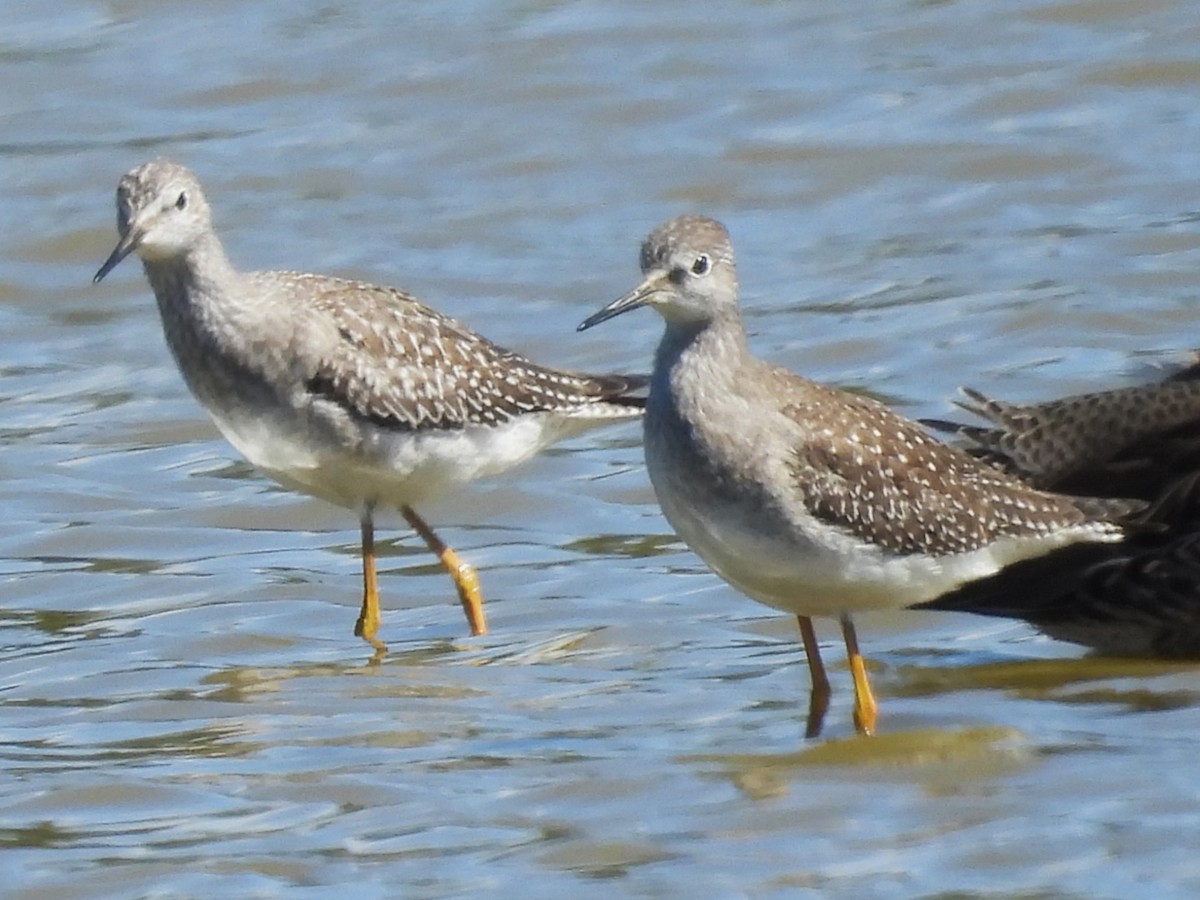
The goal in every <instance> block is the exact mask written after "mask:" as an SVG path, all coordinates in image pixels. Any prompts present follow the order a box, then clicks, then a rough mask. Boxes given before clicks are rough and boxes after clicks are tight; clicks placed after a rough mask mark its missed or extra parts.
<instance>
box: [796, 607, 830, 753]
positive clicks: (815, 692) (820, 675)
mask: <svg viewBox="0 0 1200 900" xmlns="http://www.w3.org/2000/svg"><path fill="white" fill-rule="evenodd" d="M796 621H797V622H799V623H800V640H801V641H803V642H804V655H805V656H806V657H808V674H809V676H810V677H811V679H812V693H810V694H809V695H808V723H807V725H806V726H805V729H804V736H805V737H807V738H815V737H816V736H817V735H819V734H820V733H821V726H822V725H823V724H824V723H825V711H826V710H827V709H829V693H830V691H829V676H827V675H826V674H825V663H823V662H821V648H820V647H819V646H818V645H817V633H816V631H814V630H813V623H812V619H810V618H809V617H808V616H796Z"/></svg>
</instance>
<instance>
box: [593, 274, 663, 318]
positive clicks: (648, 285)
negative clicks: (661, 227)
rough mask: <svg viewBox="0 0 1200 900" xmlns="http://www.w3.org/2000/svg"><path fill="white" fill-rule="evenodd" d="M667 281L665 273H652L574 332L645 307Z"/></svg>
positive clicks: (595, 313)
mask: <svg viewBox="0 0 1200 900" xmlns="http://www.w3.org/2000/svg"><path fill="white" fill-rule="evenodd" d="M666 279H667V273H666V272H654V273H652V274H650V275H647V276H646V278H645V279H644V280H643V281H642V283H641V284H639V285H638V286H637V287H635V288H634V289H633V290H632V291H630V292H629V293H628V294H626V295H625V296H623V297H618V298H617V299H616V300H614V301H613V302H612V303H610V304H608V306H606V307H604V309H601V310H599V311H597V312H594V313H592V314H591V315H590V316H588V317H587V318H586V319H584V320H583V321H582V322H580V323H579V327H578V328H576V329H575V330H576V331H587V330H588V329H589V328H591V327H592V326H593V325H599V324H600V323H601V322H607V321H608V320H609V319H611V318H613V317H614V316H619V315H620V314H621V313H623V312H629V310H631V309H637V308H638V307H639V306H645V305H646V304H647V303H649V302H650V298H651V297H653V296H654V295H655V294H657V293H659V292H660V291H662V290H663V287H664V282H665V281H666Z"/></svg>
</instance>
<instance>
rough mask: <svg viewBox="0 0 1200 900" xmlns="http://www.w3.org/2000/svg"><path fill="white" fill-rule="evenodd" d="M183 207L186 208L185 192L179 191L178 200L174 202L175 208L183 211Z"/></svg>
mask: <svg viewBox="0 0 1200 900" xmlns="http://www.w3.org/2000/svg"><path fill="white" fill-rule="evenodd" d="M185 206H187V191H180V192H179V199H178V200H176V201H175V208H176V209H183V208H184V207H185Z"/></svg>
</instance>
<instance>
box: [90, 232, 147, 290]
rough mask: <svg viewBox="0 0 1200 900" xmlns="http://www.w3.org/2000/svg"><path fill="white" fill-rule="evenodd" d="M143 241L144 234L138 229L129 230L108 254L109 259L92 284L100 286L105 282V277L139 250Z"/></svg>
mask: <svg viewBox="0 0 1200 900" xmlns="http://www.w3.org/2000/svg"><path fill="white" fill-rule="evenodd" d="M141 241H142V233H141V232H140V231H138V230H137V229H136V228H131V229H129V231H128V232H126V233H125V235H124V236H123V237H122V238H121V240H119V241H117V246H116V247H114V248H113V252H112V253H110V254H108V259H106V260H105V261H104V265H102V266H101V267H100V268H99V270H98V271H97V272H96V275H95V277H94V278H92V284H99V283H100V282H101V281H102V280H104V276H105V275H107V274H108V273H109V272H111V271H112V270H113V269H115V268H116V267H117V263H119V262H120V261H121V260H123V259H124V258H125V257H127V256H128V255H129V254H130V253H132V252H133V251H134V250H136V249H137V245H138V244H140V243H141Z"/></svg>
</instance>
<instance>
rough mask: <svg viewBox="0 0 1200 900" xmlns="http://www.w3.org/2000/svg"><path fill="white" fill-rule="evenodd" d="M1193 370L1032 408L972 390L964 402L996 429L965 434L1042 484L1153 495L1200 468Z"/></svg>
mask: <svg viewBox="0 0 1200 900" xmlns="http://www.w3.org/2000/svg"><path fill="white" fill-rule="evenodd" d="M1191 372H1192V370H1191V369H1188V370H1185V372H1184V373H1180V374H1179V375H1177V376H1174V377H1172V378H1170V379H1167V380H1165V381H1162V382H1158V383H1155V384H1147V385H1140V386H1136V387H1129V388H1120V389H1116V390H1111V391H1098V392H1095V393H1090V394H1079V395H1076V396H1071V397H1064V398H1062V399H1060V400H1052V401H1049V402H1046V403H1038V404H1030V405H1026V406H1020V405H1016V404H1011V403H1005V402H1003V401H999V400H993V399H991V398H989V397H986V396H984V395H983V394H980V393H979V392H977V391H971V390H964V393H965V394H966V396H967V398H968V401H965V402H963V403H961V404H960V405H961V406H962V407H963V408H964V409H966V410H967V411H968V412H971V413H973V414H974V415H978V416H980V417H981V418H984V419H987V420H988V421H990V422H991V423H993V425H994V426H995V427H993V428H977V427H970V426H962V427H961V428H960V429H959V433H960V434H961V435H962V436H963V437H965V438H966V439H967V440H968V441H969V442H971V445H972V446H973V448H974V452H976V453H977V455H979V456H981V457H982V458H984V459H987V460H989V461H991V462H994V463H996V464H997V465H1000V466H1002V467H1004V468H1006V469H1008V470H1009V471H1012V472H1015V473H1017V474H1019V475H1021V476H1022V477H1023V478H1026V479H1027V480H1029V482H1030V483H1031V484H1034V485H1036V486H1038V487H1043V488H1049V489H1054V490H1062V491H1066V492H1068V493H1089V494H1099V495H1101V496H1114V495H1121V496H1136V497H1143V498H1152V497H1154V496H1156V495H1157V494H1158V493H1159V492H1160V491H1162V490H1163V488H1164V486H1165V485H1166V484H1168V483H1169V482H1170V481H1171V480H1173V479H1174V478H1176V477H1178V476H1179V475H1181V474H1183V473H1186V472H1188V471H1190V470H1193V469H1195V468H1197V467H1200V381H1198V380H1197V379H1196V378H1195V376H1194V375H1192V374H1189V373H1191Z"/></svg>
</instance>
